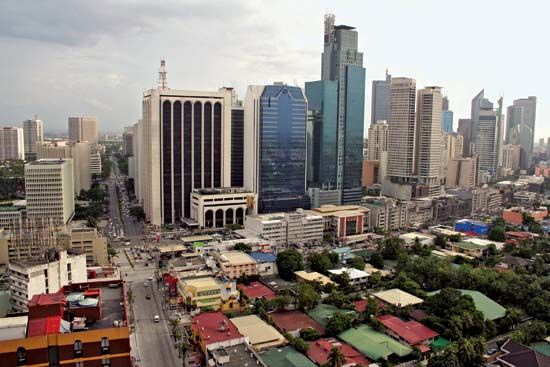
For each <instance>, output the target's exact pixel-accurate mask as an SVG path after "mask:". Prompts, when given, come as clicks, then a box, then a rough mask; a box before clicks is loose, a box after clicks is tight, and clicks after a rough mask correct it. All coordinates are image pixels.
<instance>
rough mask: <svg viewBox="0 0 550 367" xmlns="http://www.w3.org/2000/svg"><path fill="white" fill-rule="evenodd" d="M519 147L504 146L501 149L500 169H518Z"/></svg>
mask: <svg viewBox="0 0 550 367" xmlns="http://www.w3.org/2000/svg"><path fill="white" fill-rule="evenodd" d="M520 159H521V146H520V145H516V144H505V145H504V146H503V149H502V167H504V168H506V169H510V170H513V171H516V170H518V169H519V168H520Z"/></svg>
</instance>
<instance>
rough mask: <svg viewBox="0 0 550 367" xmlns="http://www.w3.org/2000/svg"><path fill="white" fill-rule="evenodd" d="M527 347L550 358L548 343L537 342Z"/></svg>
mask: <svg viewBox="0 0 550 367" xmlns="http://www.w3.org/2000/svg"><path fill="white" fill-rule="evenodd" d="M529 347H531V348H533V349H534V350H536V351H537V352H539V353H542V354H544V355H545V356H549V357H550V343H548V342H537V343H533V344H530V345H529Z"/></svg>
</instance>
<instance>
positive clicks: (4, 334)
mask: <svg viewBox="0 0 550 367" xmlns="http://www.w3.org/2000/svg"><path fill="white" fill-rule="evenodd" d="M28 321H29V317H28V316H17V317H3V318H0V341H4V340H12V339H22V338H24V337H25V333H26V331H27V323H28Z"/></svg>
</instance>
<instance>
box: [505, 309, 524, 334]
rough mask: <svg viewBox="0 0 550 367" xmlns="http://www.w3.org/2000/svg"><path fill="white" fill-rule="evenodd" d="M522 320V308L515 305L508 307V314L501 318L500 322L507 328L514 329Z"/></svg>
mask: <svg viewBox="0 0 550 367" xmlns="http://www.w3.org/2000/svg"><path fill="white" fill-rule="evenodd" d="M520 321H521V310H520V309H518V308H515V307H510V308H508V309H506V315H504V317H503V318H502V319H500V324H501V326H502V327H503V328H505V329H506V330H513V329H515V328H516V326H517V324H519V322H520Z"/></svg>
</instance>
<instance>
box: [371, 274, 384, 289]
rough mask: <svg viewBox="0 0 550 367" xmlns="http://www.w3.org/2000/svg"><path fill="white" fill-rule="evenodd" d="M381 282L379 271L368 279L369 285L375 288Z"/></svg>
mask: <svg viewBox="0 0 550 367" xmlns="http://www.w3.org/2000/svg"><path fill="white" fill-rule="evenodd" d="M381 281H382V274H380V272H379V271H376V272H374V273H372V274H371V275H370V277H369V284H370V285H371V286H372V287H377V286H378V285H379V284H380V282H381Z"/></svg>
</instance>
